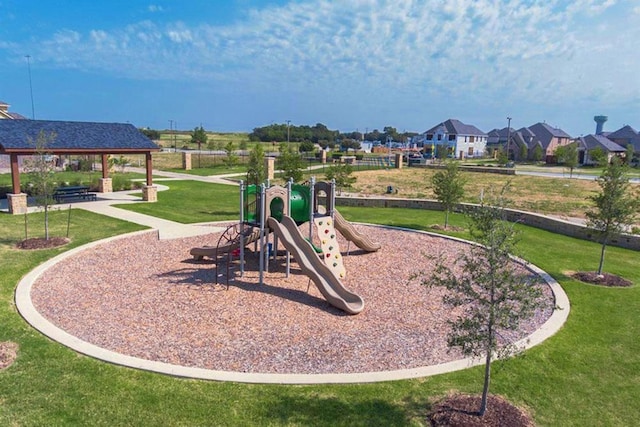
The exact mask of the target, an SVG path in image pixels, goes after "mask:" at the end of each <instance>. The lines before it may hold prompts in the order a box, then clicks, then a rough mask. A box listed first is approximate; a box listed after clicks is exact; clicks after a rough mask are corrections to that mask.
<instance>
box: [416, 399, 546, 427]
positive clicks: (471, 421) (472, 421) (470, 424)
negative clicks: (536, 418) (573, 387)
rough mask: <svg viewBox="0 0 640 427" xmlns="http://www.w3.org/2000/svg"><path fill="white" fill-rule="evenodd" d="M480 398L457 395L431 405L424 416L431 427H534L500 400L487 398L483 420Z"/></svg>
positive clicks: (505, 401)
mask: <svg viewBox="0 0 640 427" xmlns="http://www.w3.org/2000/svg"><path fill="white" fill-rule="evenodd" d="M480 400H481V396H480V395H466V394H456V395H452V396H449V397H447V398H445V399H443V400H442V401H441V402H438V403H437V404H436V405H434V407H433V410H432V411H431V413H430V414H429V415H428V416H427V420H428V421H429V423H430V425H431V426H433V427H439V426H443V427H444V426H446V427H499V426H509V427H532V426H534V425H535V424H534V423H533V420H532V419H531V417H530V416H529V415H528V414H527V413H526V412H525V411H523V410H521V409H519V408H517V407H516V406H514V405H512V404H511V403H509V402H508V401H507V400H505V399H503V398H502V397H499V396H493V395H489V396H488V399H487V411H486V412H485V413H484V415H483V416H482V417H480V416H479V415H478V414H477V411H478V409H479V408H480Z"/></svg>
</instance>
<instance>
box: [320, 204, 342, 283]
mask: <svg viewBox="0 0 640 427" xmlns="http://www.w3.org/2000/svg"><path fill="white" fill-rule="evenodd" d="M313 223H314V224H315V226H316V231H317V233H318V238H319V239H320V245H321V247H322V258H323V260H324V263H325V264H326V265H327V267H329V269H330V270H331V271H333V273H334V274H335V275H336V277H337V278H339V279H344V278H345V277H346V276H347V270H346V269H345V268H344V264H343V263H342V254H341V253H340V246H339V245H338V239H337V236H336V230H335V229H334V228H333V219H332V218H331V217H330V216H323V217H319V218H314V219H313Z"/></svg>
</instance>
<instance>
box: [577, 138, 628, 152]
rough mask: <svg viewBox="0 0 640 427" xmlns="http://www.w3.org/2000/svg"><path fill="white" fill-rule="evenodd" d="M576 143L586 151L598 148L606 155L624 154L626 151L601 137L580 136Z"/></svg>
mask: <svg viewBox="0 0 640 427" xmlns="http://www.w3.org/2000/svg"><path fill="white" fill-rule="evenodd" d="M578 142H579V144H580V146H581V147H582V148H585V149H587V150H593V149H595V148H598V147H599V148H601V149H602V150H604V151H605V152H608V153H624V152H625V151H626V150H625V148H624V147H622V146H620V145H618V144H616V143H615V142H613V141H611V140H610V139H608V138H607V137H606V136H602V135H587V136H582V137H580V138H578Z"/></svg>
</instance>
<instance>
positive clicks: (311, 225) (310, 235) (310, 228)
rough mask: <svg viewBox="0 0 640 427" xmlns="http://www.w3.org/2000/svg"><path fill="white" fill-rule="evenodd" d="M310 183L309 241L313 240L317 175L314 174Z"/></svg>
mask: <svg viewBox="0 0 640 427" xmlns="http://www.w3.org/2000/svg"><path fill="white" fill-rule="evenodd" d="M309 185H310V187H311V188H310V189H309V193H310V197H309V198H310V200H311V203H309V241H310V242H313V208H314V205H315V200H316V199H315V187H316V177H315V176H312V177H311V180H310V181H309Z"/></svg>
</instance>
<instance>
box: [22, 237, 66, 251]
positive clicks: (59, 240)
mask: <svg viewBox="0 0 640 427" xmlns="http://www.w3.org/2000/svg"><path fill="white" fill-rule="evenodd" d="M69 242H70V240H69V239H68V238H66V237H49V239H45V238H44V237H32V238H31V239H26V240H23V241H21V242H18V243H17V244H16V248H18V249H24V250H36V249H52V248H57V247H59V246H64V245H66V244H67V243H69Z"/></svg>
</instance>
